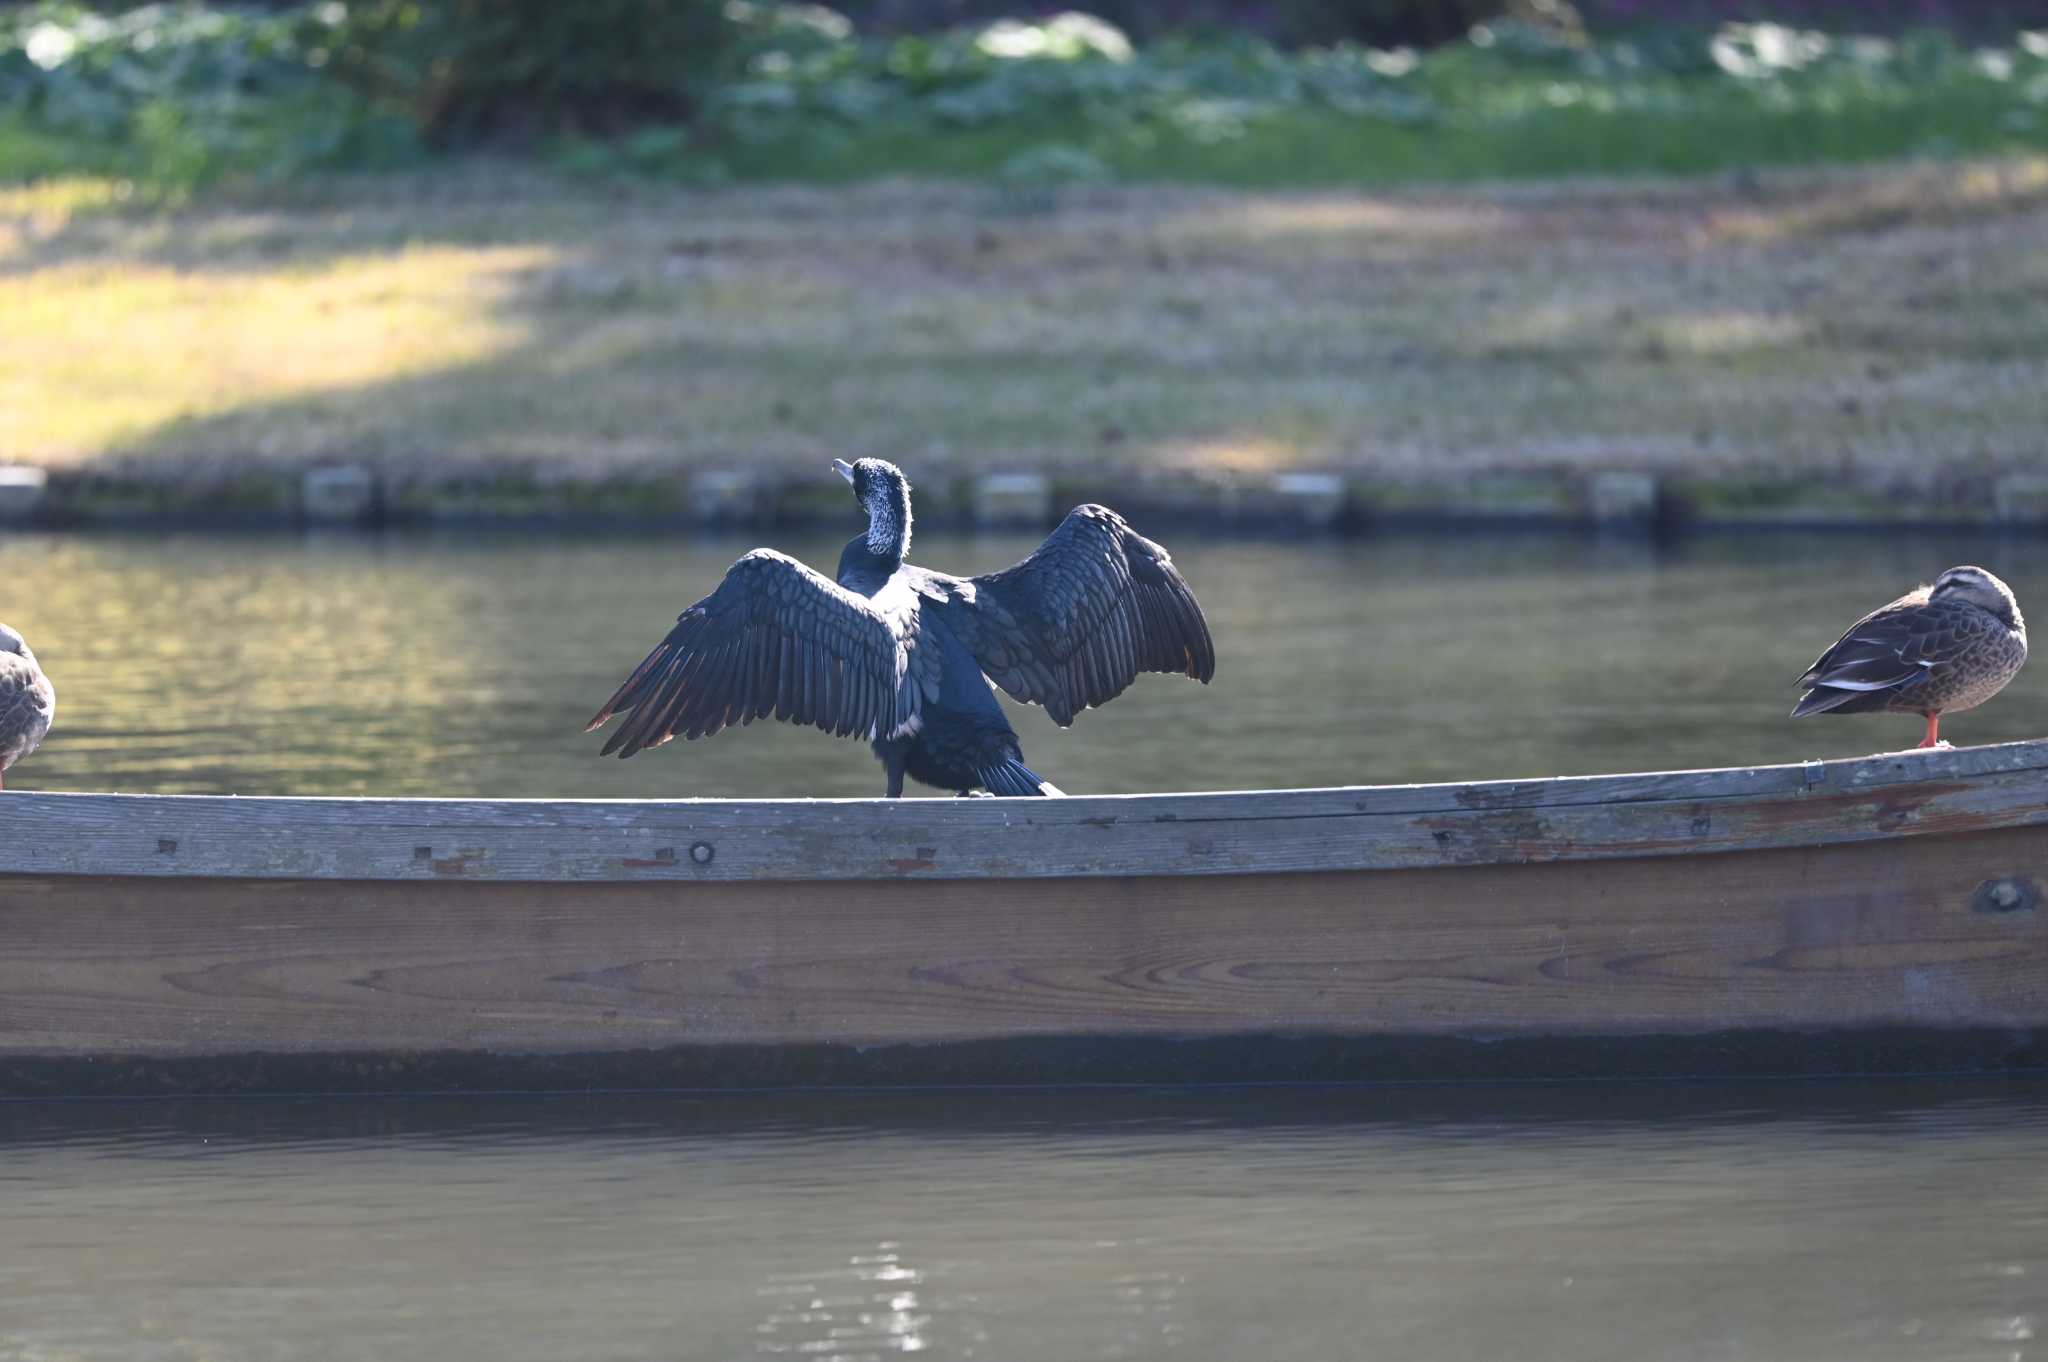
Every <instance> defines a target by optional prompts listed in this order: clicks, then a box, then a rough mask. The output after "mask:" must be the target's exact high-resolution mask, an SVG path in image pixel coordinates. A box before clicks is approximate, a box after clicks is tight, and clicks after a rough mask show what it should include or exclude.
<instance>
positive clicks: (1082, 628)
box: [929, 505, 1216, 728]
mask: <svg viewBox="0 0 2048 1362" xmlns="http://www.w3.org/2000/svg"><path fill="white" fill-rule="evenodd" d="M929 586H930V588H931V594H932V595H933V597H934V599H936V600H939V601H940V602H941V606H940V608H941V610H942V612H943V614H944V617H945V618H946V620H947V621H948V622H949V623H950V624H951V625H952V626H953V629H954V632H955V633H956V634H957V635H958V636H959V638H960V639H961V641H962V642H964V643H965V644H966V645H967V647H968V648H969V650H970V651H972V652H973V654H974V656H975V660H976V661H977V662H979V663H980V664H981V668H982V670H983V671H984V672H986V673H987V675H988V678H989V679H990V680H991V681H993V682H995V683H996V685H998V686H1000V687H1002V689H1003V690H1004V691H1006V692H1007V693H1008V694H1010V695H1011V696H1013V697H1014V698H1016V699H1018V700H1022V701H1024V702H1026V703H1028V704H1038V705H1043V706H1044V707H1045V710H1046V713H1047V714H1049V715H1051V716H1052V719H1053V722H1055V723H1057V724H1059V725H1060V726H1061V727H1063V728H1064V727H1065V726H1067V725H1068V724H1070V723H1072V722H1073V720H1074V716H1075V715H1076V714H1078V713H1080V712H1081V711H1082V710H1084V709H1088V708H1091V707H1093V706H1096V705H1102V704H1107V703H1108V702H1109V701H1111V700H1113V699H1115V698H1116V697H1117V696H1118V695H1121V694H1122V693H1123V692H1124V690H1125V689H1127V688H1128V687H1129V686H1130V684H1131V682H1133V681H1135V680H1136V679H1137V678H1138V676H1139V674H1140V673H1143V672H1164V673H1169V674H1175V675H1181V676H1187V677H1192V678H1193V679H1195V680H1197V681H1200V682H1203V683H1204V684H1206V683H1207V682H1208V681H1209V680H1210V679H1211V678H1212V677H1214V676H1215V674H1216V645H1215V643H1214V641H1213V640H1212V639H1211V638H1210V635H1209V623H1208V619H1207V617H1205V616H1204V615H1203V613H1202V607H1201V604H1200V602H1198V601H1197V600H1196V599H1195V593H1194V591H1193V589H1192V588H1190V587H1189V586H1188V583H1187V579H1186V578H1184V577H1182V576H1181V575H1180V570H1179V569H1178V568H1176V567H1175V566H1174V564H1173V558H1172V556H1171V555H1170V554H1168V553H1167V551H1166V549H1165V548H1164V547H1162V546H1161V545H1159V544H1155V543H1154V542H1152V541H1151V540H1149V539H1147V538H1145V537H1144V536H1143V535H1141V534H1139V533H1138V532H1137V531H1136V530H1133V529H1132V528H1131V527H1130V526H1129V525H1128V524H1127V523H1125V521H1124V518H1123V517H1122V516H1120V515H1118V514H1117V513H1116V512H1115V511H1112V510H1110V509H1109V508H1108V507H1106V506H1096V505H1085V506H1077V507H1075V508H1074V510H1073V511H1072V512H1070V513H1069V514H1068V516H1067V518H1066V519H1065V520H1063V521H1061V522H1060V524H1059V526H1058V527H1057V528H1055V529H1054V530H1053V532H1052V533H1051V534H1050V535H1048V536H1047V537H1046V540H1045V542H1044V543H1043V544H1041V545H1039V547H1038V548H1037V550H1036V551H1035V552H1033V553H1032V554H1031V556H1030V557H1028V558H1026V559H1024V560H1023V561H1022V562H1020V563H1018V564H1017V565H1016V566H1014V567H1010V568H1005V569H1004V570H1003V571H1001V572H994V573H989V574H988V575H986V576H981V577H974V578H970V579H967V580H965V581H962V580H960V579H958V578H940V577H937V576H936V575H934V576H933V577H932V578H931V579H930V583H929Z"/></svg>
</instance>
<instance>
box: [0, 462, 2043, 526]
mask: <svg viewBox="0 0 2048 1362" xmlns="http://www.w3.org/2000/svg"><path fill="white" fill-rule="evenodd" d="M1082 501H1103V502H1106V503H1108V504H1110V505H1113V506H1115V507H1117V508H1118V509H1119V510H1121V511H1123V512H1124V513H1125V514H1127V515H1129V516H1131V517H1132V518H1133V519H1138V520H1141V521H1151V522H1154V523H1177V522H1178V523H1188V522H1193V523H1201V524H1208V525H1215V526H1218V527H1224V528H1231V529H1241V530H1245V531H1248V532H1287V533H1314V534H1332V535H1344V534H1359V533H1369V532H1371V531H1373V530H1375V529H1379V528H1389V529H1391V528H1400V527H1404V526H1444V527H1458V526H1472V527H1479V526H1494V527H1515V526H1526V527H1531V528H1537V527H1580V528H1589V529H1597V530H1600V531H1603V532H1618V533H1632V534H1651V533H1659V532H1664V531H1668V530H1671V529H1676V528H1684V527H1691V526H1697V527H1703V528H1704V527H1741V528H1783V529H1789V528H1815V527H1828V528H1849V529H1853V528H1860V527H1868V528H1880V527H1906V526H1918V527H1958V526H1988V527H1997V528H2004V529H2011V530H2048V474H2041V473H2022V472H2016V473H2008V474H2005V475H2003V476H1998V477H1979V478H1975V479H1969V480H1959V481H1958V482H1957V483H1956V484H1955V486H1953V487H1951V488H1949V489H1947V490H1945V491H1943V492H1940V493H1937V494H1932V495H1930V494H1926V493H1919V492H1911V493H1909V492H1898V491H1888V490H1884V489H1874V488H1864V487H1858V486H1857V485H1855V484H1854V483H1853V482H1851V481H1848V480H1844V479H1827V478H1819V477H1810V478H1780V477H1769V476H1747V477H1743V476H1738V477H1721V478H1712V479H1709V478H1686V477H1668V476H1664V475H1660V474H1657V473H1653V472H1648V471H1645V470H1641V469H1628V468H1608V469H1597V470H1591V471H1587V470H1558V469H1548V470H1545V469H1538V470H1528V471H1521V472H1498V471H1495V472H1480V473H1473V474H1467V475H1461V476H1457V477H1445V478H1428V477H1403V478H1390V477H1380V476H1374V475H1370V474H1345V473H1340V472H1335V471H1323V470H1298V471H1288V472H1282V473H1277V474H1272V475H1258V476H1218V475H1209V474H1189V475H1185V476H1178V475H1168V474H1151V475H1147V476H1142V477H1138V478H1129V477H1122V478H1119V477H1113V476H1108V475H1104V476H1101V477H1089V476H1086V475H1068V474H1060V473H1055V474H1048V473H1043V472H1036V471H1027V470H1014V469H1005V470H996V471H991V472H987V473H982V474H977V475H973V476H970V477H965V478H958V479H952V480H947V479H927V480H924V481H921V482H920V483H919V484H918V516H919V520H920V521H921V522H922V523H924V524H927V525H933V526H947V527H971V528H991V529H994V528H1001V529H1013V530H1028V529H1034V528H1041V527H1045V526H1049V525H1051V524H1053V523H1054V522H1055V521H1056V520H1057V518H1058V517H1059V516H1060V515H1062V514H1064V513H1065V511H1066V510H1067V509H1068V508H1070V507H1072V506H1074V505H1076V504H1077V503H1079V502H1082ZM846 514H847V506H846V504H845V492H844V490H843V489H842V488H841V487H840V486H839V484H838V483H837V482H836V481H835V480H831V479H826V478H823V477H819V478H799V477H790V476H778V475H772V474H759V473H755V472H752V471H750V470H746V469H743V468H734V467H716V468H701V469H696V470H692V471H677V472H675V473H671V474H661V475H640V476H637V477H629V478H619V479H610V480H580V481H579V480H566V479H565V480H554V481H541V480H539V479H536V478H534V477H533V476H532V475H531V474H525V473H518V474H504V475H497V476H484V477H477V478H468V479H461V480H453V481H448V482H443V483H423V482H413V481H407V482H403V483H396V482H393V481H390V480H387V479H386V478H385V477H384V476H382V475H380V473H379V472H378V471H377V470H376V469H374V468H372V467H371V466H369V465H367V464H361V463H334V464H322V465H319V466H317V467H314V468H311V469H307V470H305V471H303V472H300V473H272V474H249V475H244V476H241V477H238V478H235V479H231V480H229V481H226V482H223V483H219V484H215V485H210V486H205V487H180V486H177V485H175V484H167V483H157V482H151V481H147V480H144V479H140V478H129V477H122V476H119V475H115V474H109V473H101V472H71V471H67V470H57V471H55V472H45V470H42V469H40V468H35V467H32V466H27V465H0V524H16V525H22V524H26V525H39V526H58V527H61V526H93V525H120V524H135V523H144V524H146V523H153V522H161V521H179V520H183V521H214V522H232V523H246V524H255V525H266V524H268V525H286V524H306V525H344V526H346V525H374V524H389V523H400V524H403V523H472V522H474V523H483V524H489V523H494V522H531V521H558V522H594V523H634V522H657V523H663V524H688V525H696V526H701V527H704V528H709V529H740V528H753V527H761V526H768V525H788V524H812V523H836V522H838V521H841V520H844V519H845V518H846Z"/></svg>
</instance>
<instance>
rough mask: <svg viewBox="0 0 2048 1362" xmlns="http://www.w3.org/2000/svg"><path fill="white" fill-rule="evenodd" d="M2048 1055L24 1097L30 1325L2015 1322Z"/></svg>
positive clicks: (1873, 1355)
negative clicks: (1389, 1081) (1521, 1072)
mask: <svg viewBox="0 0 2048 1362" xmlns="http://www.w3.org/2000/svg"><path fill="white" fill-rule="evenodd" d="M2043 1096H2044V1095H2043V1094H2042V1092H2040V1091H2039V1090H2038V1089H2029V1088H2024V1087H2020V1088H2014V1087H2009V1086H1999V1085H1977V1084H1968V1083H1957V1084H1948V1085H1943V1086H1940V1087H1931V1088H1916V1087H1911V1086H1903V1087H1902V1086H1896V1085H1893V1086H1881V1087H1868V1088H1865V1087H1850V1086H1842V1085H1823V1086H1809V1087H1794V1086H1773V1087H1759V1088H1746V1087H1705V1088H1694V1087H1662V1088H1659V1087H1652V1088H1649V1089H1647V1090H1644V1089H1635V1090H1631V1089H1625V1088H1571V1089H1543V1088H1505V1089H1489V1090H1483V1091H1472V1090H1464V1091H1429V1090H1419V1091H1407V1092H1402V1091H1378V1092H1360V1091H1357V1090H1351V1091H1335V1092H1331V1091H1275V1090H1267V1091H1239V1092H1222V1093H1213V1092H1212V1093H1192V1094H1190V1093H1178V1094H1175V1093H1115V1094H1111V1093H1094V1094H1083V1095H1056V1094H1046V1093H1027V1094H1008V1095H996V1094H990V1093H977V1094H957V1095H944V1096H923V1097H907V1096H886V1097H865V1098H863V1097H855V1096H849V1095H840V1096H836V1097H829V1098H814V1099H808V1100H804V1101H797V1100H793V1099H789V1098H771V1097H741V1098H722V1099H715V1100H689V1099H680V1098H558V1099H535V1098H528V1099H491V1100H485V1101H480V1102H467V1103H455V1102H444V1101H423V1100H414V1101H385V1102H350V1103H341V1104H328V1103H298V1102H243V1103H212V1104H194V1105H171V1104H154V1105H151V1104H133V1105H122V1104H77V1105H57V1106H52V1105H40V1106H36V1105H16V1106H12V1107H0V1204H4V1207H5V1221H6V1246H5V1248H4V1250H0V1357H4V1358H8V1359H10V1360H11V1359H31V1358H33V1359H39V1360H41V1359H90V1360H93V1362H97V1359H126V1358H178V1359H184V1358H207V1359H229V1360H231V1362H239V1360H240V1359H267V1358H287V1357H317V1358H337V1359H351V1360H353V1359H363V1362H390V1359H394V1358H435V1359H447V1360H449V1362H455V1360H458V1359H462V1360H466V1359H476V1360H477V1362H505V1360H507V1359H527V1358H534V1359H548V1360H549V1362H554V1360H555V1359H562V1358H593V1359H594V1358H664V1359H707V1360H709V1359H741V1358H820V1359H823V1358H839V1359H877V1360H878V1359H883V1358H889V1357H895V1356H899V1355H902V1354H908V1353H922V1354H925V1355H927V1356H930V1357H936V1358H985V1359H1027V1360H1029V1359H1096V1358H1189V1359H1214V1362H1242V1360H1243V1359H1261V1360H1263V1362H1291V1360H1292V1359H1301V1362H1327V1359H1332V1358H1352V1357H1359V1358H1363V1357H1372V1358H1418V1359H1422V1358H1444V1359H1466V1358H1470V1359H1493V1358H1514V1359H1526V1360H1528V1362H1548V1360H1549V1359H1555V1360H1556V1362H1608V1360H1609V1359H1612V1362H1639V1360H1640V1359H1737V1358H1743V1359H1748V1358H1754V1359H1759V1362H1785V1360H1786V1359H1798V1360H1799V1362H1833V1360H1835V1359H1839V1362H1888V1360H1890V1359H1900V1362H1905V1360H1906V1359H1914V1360H1915V1362H1918V1360H1919V1359H1928V1358H1941V1359H1985V1362H2011V1359H2014V1358H2022V1359H2024V1358H2032V1357H2037V1356H2039V1348H2040V1346H2041V1345H2040V1343H2039V1342H2038V1341H2037V1339H2036V1337H2035V1335H2036V1332H2037V1331H2038V1330H2040V1329H2042V1328H2048V1160H2044V1157H2043V1156H2044V1154H2048V1103H2044V1100H2043Z"/></svg>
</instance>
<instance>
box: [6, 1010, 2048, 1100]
mask: <svg viewBox="0 0 2048 1362" xmlns="http://www.w3.org/2000/svg"><path fill="white" fill-rule="evenodd" d="M1871 1079H1885V1080H1894V1081H1901V1082H1905V1081H1915V1082H1919V1081H1931V1080H1944V1081H1946V1080H1955V1081H1963V1080H1987V1081H1988V1080H1994V1079H1995V1080H2014V1081H2025V1082H2033V1081H2038V1080H2043V1079H2048V1026H2033V1027H2023V1028H1990V1027H1979V1028H1968V1029H1936V1028H1931V1027H1866V1028H1844V1029H1841V1030H1837V1031H1826V1032H1815V1031H1780V1030H1740V1031H1735V1030H1731V1031H1722V1032H1713V1033H1707V1034H1699V1035H1677V1034H1672V1035H1640V1036H1576V1037H1575V1036H1537V1037H1503V1038H1499V1039H1468V1038H1463V1037H1446V1036H1440V1035H1400V1034H1387V1035H1376V1036H1369V1037H1307V1036H1302V1037H1280V1036H1271V1035H1243V1036H1221V1037H1204V1038H1195V1039H1157V1038H1149V1037H1127V1036H1039V1037H1031V1038H1016V1039H998V1040H981V1041H957V1042H939V1043H932V1044H919V1045H883V1046H856V1045H759V1046H754V1045H706V1046H692V1045H683V1046H669V1047H664V1048H661V1049H652V1050H623V1051H606V1052H593V1053H588V1054H559V1055H522V1054H498V1053H491V1052H487V1051H436V1052H424V1053H393V1052H389V1051H376V1052H362V1053H315V1054H279V1053H247V1054H218V1055H206V1056H200V1057H192V1058H166V1057H163V1056H155V1055H146V1054H131V1055H95V1056H85V1057H77V1058H72V1057H34V1056H30V1057H12V1056H9V1057H0V1102H7V1103H13V1102H31V1103H33V1102H48V1101H72V1100H84V1101H95V1102H107V1101H119V1100H124V1099H137V1098H140V1099H147V1100H150V1101H171V1100H179V1099H198V1098H204V1099H235V1100H240V1099H250V1100H255V1099H295V1100H313V1099H318V1098H322V1097H349V1098H377V1099H386V1098H389V1099H401V1098H402V1099H433V1098H448V1097H483V1096H492V1097H517V1096H532V1097H543V1096H552V1097H560V1096H577V1097H587V1098H607V1097H630V1096H672V1097H688V1096H743V1095H762V1096H773V1095H825V1094H840V1095H855V1096H859V1095H875V1096H880V1095H889V1094H899V1095H904V1096H912V1097H914V1096H917V1095H920V1094H942V1093H1026V1092H1037V1093H1050V1094H1058V1093H1067V1092H1100V1091H1112V1092H1140V1091H1152V1090H1156V1091H1165V1092H1173V1091H1204V1092H1218V1091H1245V1090H1269V1089H1287V1090H1305V1089H1348V1090H1360V1091H1378V1090H1390V1089H1403V1090H1407V1089H1436V1088H1442V1089H1452V1090H1455V1089H1461V1088H1488V1089H1492V1088H1502V1087H1523V1086H1560V1087H1577V1086H1586V1085H1612V1084H1641V1083H1654V1084H1673V1085H1684V1084H1698V1083H1743V1082H1771V1083H1777V1082H1800V1083H1816V1082H1821V1083H1852V1082H1858V1081H1868V1080H1871Z"/></svg>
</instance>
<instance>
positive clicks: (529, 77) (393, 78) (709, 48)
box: [333, 0, 733, 142]
mask: <svg viewBox="0 0 2048 1362" xmlns="http://www.w3.org/2000/svg"><path fill="white" fill-rule="evenodd" d="M333 8H335V9H343V10H344V13H345V17H344V18H343V19H342V21H341V24H340V34H339V41H338V43H337V45H336V50H335V53H334V66H335V70H336V71H337V72H338V73H339V74H340V75H341V76H342V77H343V78H344V79H346V80H348V81H350V82H351V83H353V84H354V85H356V86H357V87H358V88H360V89H362V90H364V91H366V92H367V93H369V94H370V95H372V96H373V97H376V98H378V99H381V100H388V101H393V102H396V103H399V104H402V105H403V106H404V107H406V108H407V109H408V110H409V111H410V112H411V114H412V117H413V119H414V121H415V123H416V124H417V126H418V127H419V128H420V130H421V131H422V132H423V133H424V134H425V135H427V136H428V137H429V138H432V139H433V140H435V141H439V142H448V141H457V140H465V139H474V138H479V137H493V138H502V137H509V138H512V139H515V140H519V139H525V138H530V137H533V136H537V135H544V134H551V133H558V132H569V131H580V132H591V133H607V132H614V131H618V130H621V129H625V128H630V127H635V126H642V125H646V124H649V123H672V122H679V121H682V120H685V119H687V118H689V117H690V116H691V115H692V114H693V113H694V112H695V110H696V108H697V106H698V105H699V103H700V102H701V101H702V99H703V98H704V95H705V93H706V92H707V90H708V88H709V86H710V84H711V82H712V80H713V79H714V77H715V76H716V73H717V71H718V68H719V63H720V61H721V59H722V58H723V56H724V54H725V52H726V50H727V48H728V46H729V45H730V43H731V41H732V34H733V28H732V25H731V23H730V22H729V21H728V20H727V18H726V16H725V5H724V3H723V0H351V2H350V3H348V4H347V5H346V6H345V8H344V6H342V5H339V4H337V5H335V6H334V7H333Z"/></svg>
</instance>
